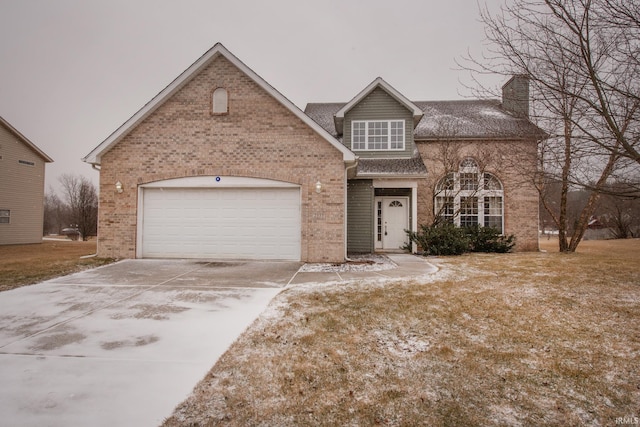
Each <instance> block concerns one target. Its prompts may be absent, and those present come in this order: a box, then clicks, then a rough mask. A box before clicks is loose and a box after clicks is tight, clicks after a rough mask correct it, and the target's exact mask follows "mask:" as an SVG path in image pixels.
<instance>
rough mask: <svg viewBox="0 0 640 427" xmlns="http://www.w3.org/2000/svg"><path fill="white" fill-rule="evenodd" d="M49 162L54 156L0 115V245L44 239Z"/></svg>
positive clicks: (37, 241)
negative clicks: (45, 179) (47, 153)
mask: <svg viewBox="0 0 640 427" xmlns="http://www.w3.org/2000/svg"><path fill="white" fill-rule="evenodd" d="M49 162H53V160H52V159H51V158H50V157H49V156H47V155H46V154H45V153H44V152H43V151H42V150H40V149H39V148H38V147H36V145H35V144H34V143H33V142H31V141H29V140H28V139H27V138H26V137H25V136H24V135H22V134H21V133H20V132H18V131H17V130H16V129H15V128H14V127H13V126H11V125H10V124H9V123H8V122H7V121H6V120H4V119H3V118H2V117H0V245H11V244H25V243H40V242H42V227H43V221H44V170H45V164H46V163H49Z"/></svg>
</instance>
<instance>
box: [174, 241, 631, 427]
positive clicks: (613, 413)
mask: <svg viewBox="0 0 640 427" xmlns="http://www.w3.org/2000/svg"><path fill="white" fill-rule="evenodd" d="M551 249H553V247H551ZM639 261H640V240H637V239H636V240H627V241H618V242H611V241H608V242H584V244H583V246H582V248H581V249H580V253H577V254H571V255H564V254H558V253H554V252H552V251H549V252H547V253H526V254H507V255H486V254H473V255H465V256H462V257H446V258H437V259H434V258H431V259H430V262H432V263H435V264H437V266H438V267H439V271H438V272H437V273H434V274H433V275H431V276H429V277H425V278H421V279H420V280H410V281H406V280H405V281H399V280H380V279H377V280H372V281H366V280H360V281H354V282H349V283H341V284H330V285H327V284H324V285H320V284H318V285H313V284H305V285H300V286H293V287H290V288H288V289H286V290H285V291H283V292H282V293H281V294H280V295H278V296H277V297H276V298H275V299H274V300H273V301H272V303H271V305H270V306H269V307H268V309H267V311H266V312H264V313H263V315H262V316H261V317H260V318H259V319H258V320H257V321H256V322H254V324H253V325H252V326H251V327H250V328H249V329H248V330H247V331H246V332H245V333H244V334H243V335H242V336H241V337H240V338H239V339H238V341H236V342H235V344H234V345H233V346H232V347H231V348H230V349H229V351H228V352H227V353H225V354H224V355H223V357H222V358H221V359H220V360H219V362H218V363H217V364H216V365H215V366H214V367H213V368H212V369H211V371H210V372H209V374H208V375H207V376H206V377H205V378H204V379H203V380H202V382H200V384H199V385H198V386H197V387H196V389H195V390H194V392H193V394H192V395H191V397H190V398H189V399H187V400H186V401H185V402H183V403H182V404H181V405H180V406H179V407H178V408H177V409H176V412H175V413H174V415H173V416H172V417H171V418H170V419H169V420H167V421H166V423H165V425H166V426H175V425H209V424H216V423H221V424H224V425H258V424H261V425H279V426H282V425H285V426H286V425H291V426H294V425H318V424H320V425H374V424H382V425H483V426H486V425H489V426H491V425H496V426H497V425H510V426H517V425H616V424H620V421H621V420H622V421H624V420H637V419H638V417H640V406H639V405H638V402H640V371H639V368H638V367H639V366H640V262H639Z"/></svg>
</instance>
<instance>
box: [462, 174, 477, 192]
mask: <svg viewBox="0 0 640 427" xmlns="http://www.w3.org/2000/svg"><path fill="white" fill-rule="evenodd" d="M460 190H463V191H477V190H478V174H477V173H475V172H463V173H461V174H460Z"/></svg>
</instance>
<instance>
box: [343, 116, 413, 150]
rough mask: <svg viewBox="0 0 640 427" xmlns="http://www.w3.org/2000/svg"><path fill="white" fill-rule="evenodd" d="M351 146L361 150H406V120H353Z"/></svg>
mask: <svg viewBox="0 0 640 427" xmlns="http://www.w3.org/2000/svg"><path fill="white" fill-rule="evenodd" d="M351 148H352V149H353V150H360V151H365V150H371V151H388V150H398V151H400V150H404V148H405V147H404V121H403V120H378V121H353V122H352V123H351Z"/></svg>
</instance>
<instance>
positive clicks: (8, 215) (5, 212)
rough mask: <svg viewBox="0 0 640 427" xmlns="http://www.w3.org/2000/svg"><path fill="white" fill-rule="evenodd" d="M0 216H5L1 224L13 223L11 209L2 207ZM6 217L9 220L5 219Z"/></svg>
mask: <svg viewBox="0 0 640 427" xmlns="http://www.w3.org/2000/svg"><path fill="white" fill-rule="evenodd" d="M0 218H3V220H2V221H0V224H11V209H0ZM4 218H7V220H6V221H5V220H4Z"/></svg>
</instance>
